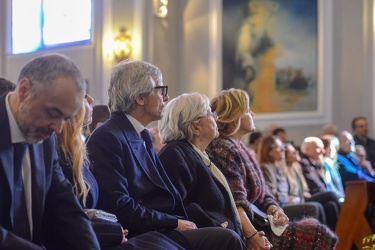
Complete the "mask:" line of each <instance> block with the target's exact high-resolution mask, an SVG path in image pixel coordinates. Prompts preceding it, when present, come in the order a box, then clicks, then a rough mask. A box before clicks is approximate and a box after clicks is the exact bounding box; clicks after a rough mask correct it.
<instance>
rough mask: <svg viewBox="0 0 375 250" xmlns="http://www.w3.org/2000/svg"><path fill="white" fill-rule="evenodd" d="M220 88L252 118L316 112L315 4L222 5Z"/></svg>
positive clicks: (275, 0)
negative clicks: (241, 98) (233, 91)
mask: <svg viewBox="0 0 375 250" xmlns="http://www.w3.org/2000/svg"><path fill="white" fill-rule="evenodd" d="M222 9H223V15H222V17H223V19H222V23H223V30H222V34H223V36H222V37H223V51H222V53H223V61H222V65H223V88H224V89H227V88H232V87H234V88H240V89H244V90H246V91H247V92H248V93H249V95H250V97H251V109H252V110H253V111H254V112H255V113H276V112H304V111H314V110H316V109H317V106H318V104H317V102H318V97H317V93H318V84H317V78H318V76H317V54H318V38H317V36H318V20H317V19H318V0H308V1H304V0H223V8H222Z"/></svg>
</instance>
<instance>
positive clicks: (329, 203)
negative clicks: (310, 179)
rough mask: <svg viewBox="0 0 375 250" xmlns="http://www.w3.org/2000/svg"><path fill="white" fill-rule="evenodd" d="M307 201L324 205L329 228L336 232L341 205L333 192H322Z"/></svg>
mask: <svg viewBox="0 0 375 250" xmlns="http://www.w3.org/2000/svg"><path fill="white" fill-rule="evenodd" d="M306 201H316V202H319V203H321V204H322V205H323V207H324V211H325V214H326V219H327V226H328V227H329V228H330V229H331V230H332V231H335V228H336V224H337V220H338V218H339V212H340V203H339V201H338V199H337V197H336V195H335V194H334V193H333V192H321V193H316V194H313V195H312V196H311V198H309V199H306Z"/></svg>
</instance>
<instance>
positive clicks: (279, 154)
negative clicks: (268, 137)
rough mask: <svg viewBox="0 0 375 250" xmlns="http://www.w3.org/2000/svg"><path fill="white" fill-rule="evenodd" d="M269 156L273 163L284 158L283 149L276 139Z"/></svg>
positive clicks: (279, 141)
mask: <svg viewBox="0 0 375 250" xmlns="http://www.w3.org/2000/svg"><path fill="white" fill-rule="evenodd" d="M270 156H271V158H272V159H273V160H274V161H280V160H282V159H283V158H284V157H285V147H284V144H283V143H282V142H281V140H280V139H276V140H275V142H274V144H273V145H272V146H271V151H270Z"/></svg>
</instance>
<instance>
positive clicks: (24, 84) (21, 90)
mask: <svg viewBox="0 0 375 250" xmlns="http://www.w3.org/2000/svg"><path fill="white" fill-rule="evenodd" d="M30 89H31V83H30V80H29V79H28V78H23V79H21V81H20V82H19V83H18V91H17V93H18V98H19V100H20V101H24V100H25V99H26V98H27V96H28V95H30V92H31V91H30Z"/></svg>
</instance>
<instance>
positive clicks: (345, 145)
mask: <svg viewBox="0 0 375 250" xmlns="http://www.w3.org/2000/svg"><path fill="white" fill-rule="evenodd" d="M339 139H340V149H339V154H338V156H337V162H338V164H339V166H340V168H339V171H340V175H341V179H342V183H343V184H344V186H345V183H346V182H347V181H355V180H366V181H372V182H373V181H375V177H374V176H373V175H371V174H370V173H369V172H368V171H366V170H364V169H363V167H362V166H361V165H360V164H359V161H358V158H357V156H356V155H355V153H354V151H355V146H354V139H353V136H352V134H351V133H350V132H348V131H342V132H341V134H340V137H339Z"/></svg>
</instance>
